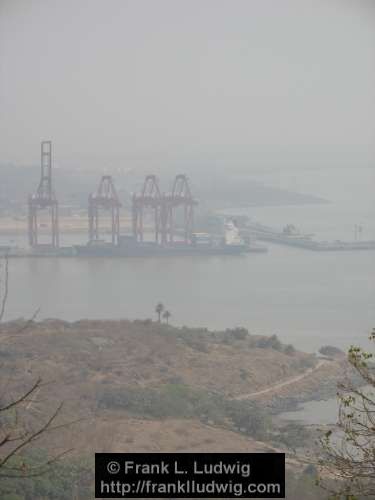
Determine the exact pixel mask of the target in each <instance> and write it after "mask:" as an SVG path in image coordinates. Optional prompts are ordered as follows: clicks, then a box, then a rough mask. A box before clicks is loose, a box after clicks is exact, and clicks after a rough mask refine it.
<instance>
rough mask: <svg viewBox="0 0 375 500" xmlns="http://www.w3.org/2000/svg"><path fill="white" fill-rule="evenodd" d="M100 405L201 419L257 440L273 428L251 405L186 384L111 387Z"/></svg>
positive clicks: (141, 413)
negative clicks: (154, 386)
mask: <svg viewBox="0 0 375 500" xmlns="http://www.w3.org/2000/svg"><path fill="white" fill-rule="evenodd" d="M98 405H99V407H101V408H111V409H125V410H127V411H128V412H129V413H132V414H134V415H137V416H141V417H149V418H150V417H151V418H166V417H175V418H198V419H200V420H201V421H202V422H204V423H212V424H218V425H225V426H229V427H230V428H232V429H233V430H237V431H240V432H243V433H245V434H248V435H250V436H253V437H256V438H257V439H265V438H266V437H267V435H268V430H269V427H270V420H269V418H267V416H266V415H265V413H264V412H263V411H262V410H261V409H260V408H259V407H258V406H256V405H255V404H254V403H252V402H251V403H250V402H248V401H234V400H228V399H226V398H224V397H223V396H221V395H218V394H215V393H211V392H207V391H203V390H197V389H193V388H191V387H188V386H186V385H183V384H166V385H164V386H162V387H160V388H158V389H150V388H138V387H137V388H134V387H125V388H120V389H117V388H116V389H110V388H109V389H105V390H103V391H102V392H101V394H99V396H98Z"/></svg>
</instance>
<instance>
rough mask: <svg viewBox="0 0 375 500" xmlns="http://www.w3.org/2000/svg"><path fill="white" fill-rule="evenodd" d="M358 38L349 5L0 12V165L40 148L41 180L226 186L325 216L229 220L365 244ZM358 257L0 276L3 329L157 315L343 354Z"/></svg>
mask: <svg viewBox="0 0 375 500" xmlns="http://www.w3.org/2000/svg"><path fill="white" fill-rule="evenodd" d="M374 21H375V7H374V3H373V2H371V1H366V0H364V1H361V2H354V1H350V0H330V1H327V0H315V1H314V2H312V1H309V0H285V1H283V2H277V1H272V0H261V1H260V0H258V1H251V2H249V1H243V0H237V1H236V2H230V1H225V0H205V1H201V0H192V1H179V2H176V1H175V0H158V1H157V2H153V1H146V0H137V1H125V0H112V1H110V2H104V1H99V0H90V1H80V2H75V1H73V0H65V1H64V2H59V1H49V2H45V1H42V0H35V1H33V2H29V1H26V0H25V1H23V0H19V1H13V0H3V1H2V2H0V111H1V112H0V153H1V156H0V163H7V162H9V163H11V164H14V165H16V164H24V165H33V164H34V165H35V164H38V161H39V157H38V155H39V143H40V140H42V139H52V140H53V145H54V166H55V167H56V168H58V167H61V166H62V167H68V168H70V169H72V168H73V169H74V168H77V169H88V168H90V169H94V170H96V171H97V172H98V177H99V173H102V172H103V171H104V170H105V171H110V172H116V169H118V168H124V169H133V170H134V171H135V172H142V173H144V172H147V173H153V172H156V173H158V174H162V173H163V170H164V169H168V172H169V173H170V172H173V173H174V174H175V173H179V172H180V171H184V169H185V168H186V169H187V170H189V172H192V173H191V174H190V175H191V177H192V180H193V182H195V183H199V182H200V180H199V174H200V172H204V173H205V175H206V176H207V175H210V172H217V171H220V172H222V173H225V175H227V176H228V177H231V176H232V174H233V175H234V173H235V172H236V173H238V172H241V175H247V176H248V177H249V178H251V179H252V180H255V181H257V182H259V183H261V184H264V185H265V186H271V187H278V188H282V189H288V190H291V191H295V192H299V193H306V194H311V195H318V196H321V197H323V198H325V199H326V200H327V201H328V202H329V203H328V204H322V205H304V206H282V207H274V206H268V207H267V206H264V207H259V206H258V207H252V208H243V207H242V208H241V209H239V208H238V207H235V202H233V209H232V213H240V212H241V213H246V214H248V215H249V216H251V217H253V218H255V219H256V220H258V221H259V222H261V223H264V224H269V225H271V226H274V227H278V228H280V229H281V228H282V227H283V226H284V225H285V224H287V223H291V224H295V225H296V226H297V227H299V228H300V229H301V231H303V232H306V233H314V234H315V235H316V237H317V238H318V239H322V240H334V239H338V238H339V239H343V240H352V239H353V238H354V225H355V224H360V225H362V226H363V233H362V238H363V239H375V223H374V221H375V208H374V189H373V186H374V168H375V143H374V137H375V90H374V89H375V57H374V50H375V30H374ZM0 172H1V169H0ZM194 172H196V175H194ZM168 175H169V174H168ZM30 188H31V187H30ZM72 188H73V186H72ZM91 189H92V186H90V187H89V186H88V192H89V190H91ZM249 203H251V200H249ZM84 237H85V236H82V238H81V241H82V240H83V239H84ZM23 238H24V236H23V235H21V236H20V237H19V238H18V237H17V236H15V237H14V239H15V240H17V241H22V239H23ZM5 239H6V238H5ZM2 241H3V242H4V239H2ZM61 241H62V244H66V245H68V244H71V243H73V242H77V243H78V242H79V237H78V236H77V237H76V236H74V237H73V236H67V235H62V237H61ZM374 256H375V252H367V251H363V252H361V253H359V252H342V253H313V252H308V251H302V250H298V249H293V248H287V247H281V246H273V245H269V253H268V254H264V255H255V254H250V255H248V256H244V257H238V258H234V257H209V258H208V257H194V258H189V257H186V258H183V259H182V258H169V259H161V258H158V259H156V258H155V259H154V258H148V259H141V258H140V259H123V260H111V259H101V260H84V259H81V260H79V259H70V260H69V259H43V260H42V259H41V260H36V259H35V260H13V261H12V262H11V294H10V300H9V308H8V317H16V316H20V315H24V316H28V315H30V314H32V312H33V311H34V309H35V308H36V307H41V312H40V317H53V316H56V317H60V318H65V319H70V320H73V319H79V318H82V317H96V318H101V317H102V318H112V317H113V318H120V317H130V318H137V317H143V318H145V317H151V316H153V311H154V306H155V303H156V302H157V301H158V300H162V301H163V302H164V303H165V304H166V306H167V307H168V308H169V309H170V310H171V312H172V314H173V316H172V322H173V323H175V324H177V325H183V324H186V325H203V326H207V327H211V328H225V327H232V326H234V325H244V326H246V327H248V328H249V330H250V331H251V332H254V333H265V334H273V333H277V334H278V335H279V336H280V337H281V339H282V340H283V341H285V342H292V343H294V344H295V345H296V346H298V347H300V348H303V349H309V350H314V349H316V348H317V347H319V346H320V345H321V344H326V343H332V344H335V345H338V346H341V347H343V348H346V347H348V346H349V345H350V344H351V343H354V342H360V341H361V339H364V338H365V337H366V335H367V334H368V332H369V331H370V330H371V327H372V326H374V325H375V310H374V301H375V280H374V276H373V273H374V271H373V270H374ZM52 289H53V292H52V291H51V290H52Z"/></svg>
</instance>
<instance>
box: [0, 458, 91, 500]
mask: <svg viewBox="0 0 375 500" xmlns="http://www.w3.org/2000/svg"><path fill="white" fill-rule="evenodd" d="M46 462H48V457H47V456H46V455H45V453H44V452H43V451H41V450H33V451H32V453H31V452H29V453H28V454H27V455H26V456H22V457H20V456H18V457H15V458H14V459H13V460H12V465H13V466H15V467H16V469H17V470H19V469H20V465H21V464H22V469H23V470H24V475H23V474H21V473H18V474H17V476H16V477H3V478H2V479H1V481H0V498H1V499H2V500H72V498H80V499H85V500H86V499H87V500H88V499H91V498H94V492H93V470H94V465H93V463H89V462H88V461H86V460H73V459H65V460H60V461H58V462H56V463H55V464H53V465H51V466H49V467H48V469H46V470H44V471H43V473H41V474H39V475H35V476H34V475H30V474H29V473H28V471H29V470H35V469H36V468H37V466H38V465H39V464H40V463H46Z"/></svg>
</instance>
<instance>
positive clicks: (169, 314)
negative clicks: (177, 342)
mask: <svg viewBox="0 0 375 500" xmlns="http://www.w3.org/2000/svg"><path fill="white" fill-rule="evenodd" d="M171 316H172V314H171V313H170V312H169V311H167V310H165V311H164V312H163V318H164V319H165V321H166V323H167V325H168V322H169V318H170V317H171Z"/></svg>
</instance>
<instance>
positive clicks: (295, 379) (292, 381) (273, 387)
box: [233, 359, 330, 401]
mask: <svg viewBox="0 0 375 500" xmlns="http://www.w3.org/2000/svg"><path fill="white" fill-rule="evenodd" d="M327 363H330V361H327V360H325V359H322V360H321V361H318V363H317V364H316V366H314V367H313V368H309V369H308V370H306V371H305V372H304V373H301V375H297V376H296V377H293V378H289V379H288V380H284V382H280V383H278V384H275V385H271V387H267V388H266V389H262V390H260V391H257V392H251V393H249V394H240V395H239V396H235V397H234V398H233V399H236V400H238V401H242V400H244V399H251V398H256V397H257V396H262V395H263V394H268V393H269V392H273V391H277V390H279V389H282V388H283V387H286V386H288V385H291V384H295V383H296V382H299V381H300V380H303V379H304V378H306V377H308V376H309V375H311V374H312V373H313V372H315V371H316V370H319V368H321V367H322V366H323V365H325V364H327Z"/></svg>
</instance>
